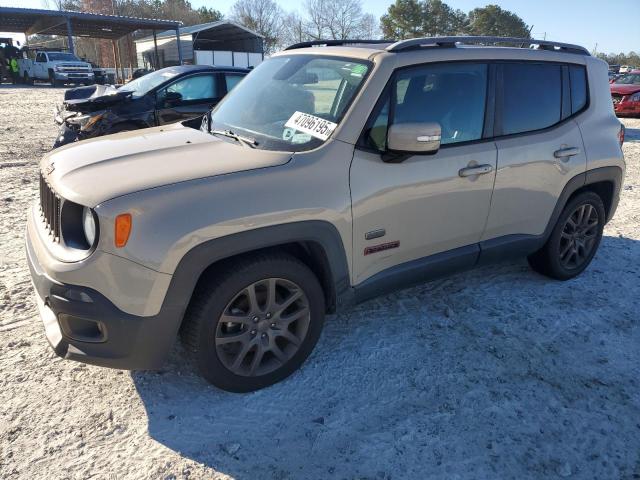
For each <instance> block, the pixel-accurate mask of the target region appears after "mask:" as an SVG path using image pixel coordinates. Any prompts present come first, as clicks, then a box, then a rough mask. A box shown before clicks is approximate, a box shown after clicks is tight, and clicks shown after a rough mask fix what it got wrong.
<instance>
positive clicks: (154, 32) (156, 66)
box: [153, 30, 160, 70]
mask: <svg viewBox="0 0 640 480" xmlns="http://www.w3.org/2000/svg"><path fill="white" fill-rule="evenodd" d="M153 52H154V56H155V60H156V62H155V63H156V64H155V65H154V66H153V68H154V69H155V70H159V69H160V60H159V58H158V39H157V37H156V31H155V30H154V31H153Z"/></svg>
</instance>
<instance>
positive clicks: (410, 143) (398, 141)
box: [382, 122, 442, 163]
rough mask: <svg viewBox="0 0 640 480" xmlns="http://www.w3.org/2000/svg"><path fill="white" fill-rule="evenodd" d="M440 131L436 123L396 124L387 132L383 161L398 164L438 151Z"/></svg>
mask: <svg viewBox="0 0 640 480" xmlns="http://www.w3.org/2000/svg"><path fill="white" fill-rule="evenodd" d="M441 136H442V129H441V127H440V124H439V123H438V122H427V123H398V124H394V125H391V127H389V131H388V132H387V149H388V152H387V153H385V154H384V155H383V158H382V159H383V160H384V161H385V162H389V163H399V162H402V161H404V160H406V159H407V158H408V157H410V156H412V155H426V154H430V153H436V152H437V151H438V150H439V149H440V139H441Z"/></svg>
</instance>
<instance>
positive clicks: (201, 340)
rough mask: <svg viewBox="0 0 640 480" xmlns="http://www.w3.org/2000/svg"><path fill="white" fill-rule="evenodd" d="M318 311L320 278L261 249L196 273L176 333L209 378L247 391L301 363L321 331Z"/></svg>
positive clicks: (321, 313) (292, 259)
mask: <svg viewBox="0 0 640 480" xmlns="http://www.w3.org/2000/svg"><path fill="white" fill-rule="evenodd" d="M324 312H325V303H324V294H323V291H322V287H321V286H320V282H319V281H318V279H317V278H316V276H315V275H314V273H313V272H312V271H311V270H310V269H309V268H308V267H307V266H306V265H305V264H304V263H302V262H300V261H299V260H298V259H296V258H295V257H293V256H291V255H287V254H283V253H273V254H263V255H258V256H253V257H248V258H246V259H242V260H238V261H237V262H235V263H230V264H228V266H227V268H225V269H223V270H222V271H218V272H216V273H215V274H214V275H210V276H209V277H207V278H204V279H202V280H201V281H200V283H199V286H198V288H197V289H196V292H195V293H194V296H193V299H192V301H191V303H190V305H189V308H188V309H187V313H186V314H185V320H184V324H183V326H182V329H181V336H182V340H183V342H184V344H185V346H186V349H187V350H188V351H189V352H191V354H192V355H193V357H194V359H195V362H196V363H197V365H198V368H199V370H200V372H201V373H202V375H203V376H204V377H205V378H206V379H207V380H208V381H209V382H211V383H212V384H213V385H215V386H216V387H218V388H221V389H223V390H227V391H230V392H250V391H253V390H258V389H261V388H264V387H267V386H269V385H273V384H274V383H277V382H279V381H281V380H283V379H285V378H286V377H288V376H289V375H291V374H292V373H293V372H294V371H295V370H297V369H298V368H299V367H300V366H301V365H302V363H304V361H305V360H306V359H307V357H308V356H309V354H310V353H311V351H312V350H313V348H314V346H315V344H316V343H317V341H318V338H319V337H320V333H321V331H322V326H323V323H324Z"/></svg>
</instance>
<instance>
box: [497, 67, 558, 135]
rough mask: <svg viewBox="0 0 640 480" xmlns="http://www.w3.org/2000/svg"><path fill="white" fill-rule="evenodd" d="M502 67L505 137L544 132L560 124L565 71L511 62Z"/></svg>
mask: <svg viewBox="0 0 640 480" xmlns="http://www.w3.org/2000/svg"><path fill="white" fill-rule="evenodd" d="M502 67H503V82H504V83H503V85H504V88H503V108H502V133H503V134H504V135H511V134H514V133H522V132H530V131H533V130H540V129H543V128H547V127H550V126H552V125H555V124H556V123H558V122H559V121H560V114H561V106H562V102H561V99H562V71H561V67H560V66H559V65H551V64H537V63H529V64H519V63H508V64H504V65H503V66H502Z"/></svg>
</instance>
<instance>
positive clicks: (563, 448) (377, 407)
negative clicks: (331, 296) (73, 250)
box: [0, 86, 640, 480]
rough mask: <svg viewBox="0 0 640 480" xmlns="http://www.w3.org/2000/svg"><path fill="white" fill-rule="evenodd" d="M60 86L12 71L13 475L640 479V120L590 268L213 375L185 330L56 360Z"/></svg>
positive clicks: (8, 140)
mask: <svg viewBox="0 0 640 480" xmlns="http://www.w3.org/2000/svg"><path fill="white" fill-rule="evenodd" d="M62 95H63V90H62V89H55V88H51V87H47V86H42V87H37V88H29V87H23V88H13V87H10V86H2V87H0V107H1V111H0V135H1V136H0V186H1V187H0V188H1V195H0V208H1V215H0V372H1V373H2V375H0V405H1V408H0V478H2V479H36V478H51V479H65V478H68V479H85V478H100V479H102V478H110V479H116V478H117V479H137V478H140V479H147V478H149V479H167V480H168V479H200V478H206V479H209V478H253V479H271V478H273V479H298V478H303V479H327V478H337V479H392V478H393V479H405V478H416V479H418V478H428V477H430V476H432V477H436V478H446V479H454V478H461V479H462V478H500V479H509V478H513V479H528V478H531V479H541V478H581V479H582V478H593V479H629V480H631V479H636V478H640V309H639V308H638V299H640V119H625V120H623V122H624V123H625V125H626V127H627V142H626V144H625V146H624V153H625V157H626V161H627V173H626V179H625V186H624V188H623V192H622V198H621V202H620V205H619V208H618V211H617V213H616V216H615V218H614V219H613V221H612V222H610V223H609V225H608V226H607V227H606V229H605V237H604V238H603V243H602V246H601V248H600V250H599V252H598V254H597V256H596V258H595V260H594V262H593V263H592V265H591V266H590V267H589V268H588V270H587V271H586V272H585V273H584V274H583V275H582V276H580V277H579V278H577V279H575V280H571V281H569V282H564V283H562V282H556V281H551V280H549V279H547V278H544V277H542V276H540V275H538V274H535V273H534V272H533V271H531V270H530V269H529V268H528V266H527V264H526V261H524V260H523V261H519V262H515V263H503V264H499V265H493V266H488V267H484V268H481V269H478V270H475V271H472V272H468V273H463V274H458V275H456V276H453V277H450V278H447V279H445V280H440V281H436V282H433V283H430V284H425V285H422V286H418V287H415V288H412V289H408V290H404V291H401V292H398V293H395V294H392V295H389V296H386V297H382V298H379V299H376V300H373V301H370V302H368V303H365V304H362V305H359V306H358V307H356V308H353V309H352V310H349V311H347V312H345V313H344V314H341V315H339V316H335V317H331V318H328V319H327V322H326V326H325V330H324V332H323V336H322V338H321V340H320V342H319V345H318V346H317V348H316V349H315V351H314V353H313V354H312V356H311V357H310V359H309V360H308V361H307V363H306V364H305V366H304V367H303V368H302V370H301V371H299V372H297V373H295V374H294V375H293V376H292V377H290V378H289V379H288V380H286V381H284V382H282V383H280V384H277V385H275V386H273V387H270V388H268V389H265V390H261V391H258V392H255V393H251V394H244V395H237V394H230V393H226V392H222V391H219V390H216V389H215V388H213V387H211V386H210V385H208V384H207V383H206V382H205V381H204V380H203V379H202V378H200V377H199V376H197V375H196V374H195V373H193V368H194V367H193V366H192V365H189V364H187V363H186V362H185V360H184V355H183V352H182V351H181V347H180V345H176V347H175V349H174V352H173V353H172V355H171V358H170V360H169V361H168V362H167V364H166V365H165V366H164V368H163V369H162V370H160V371H155V372H126V371H117V370H109V369H102V368H97V367H92V366H88V365H84V364H79V363H74V362H70V361H64V360H61V359H59V358H57V357H56V356H55V355H54V353H53V351H52V350H51V348H50V347H49V345H48V344H47V341H46V339H45V336H44V333H43V328H42V324H41V322H40V319H39V318H38V315H37V311H36V307H35V303H34V300H33V298H32V288H31V284H30V277H29V272H28V269H27V265H26V261H25V256H24V251H23V250H24V247H23V234H24V223H25V215H26V209H27V208H28V206H29V205H30V204H31V202H33V201H34V200H35V199H36V196H37V192H38V186H37V185H38V184H37V172H38V161H39V159H40V158H41V156H42V155H43V154H45V153H46V152H47V151H48V150H49V148H50V146H51V144H52V143H53V140H54V138H55V136H56V127H55V125H54V124H53V121H52V110H53V106H54V105H55V103H56V102H60V101H61V99H62Z"/></svg>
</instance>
